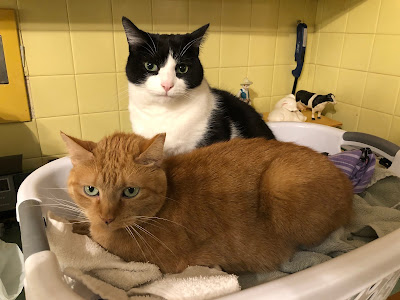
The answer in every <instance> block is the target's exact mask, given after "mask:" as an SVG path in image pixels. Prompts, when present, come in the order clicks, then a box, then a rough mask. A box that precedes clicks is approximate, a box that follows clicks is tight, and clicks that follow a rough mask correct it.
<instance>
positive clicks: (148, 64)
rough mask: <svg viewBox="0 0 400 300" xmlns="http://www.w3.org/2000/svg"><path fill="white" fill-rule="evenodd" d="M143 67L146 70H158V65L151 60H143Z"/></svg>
mask: <svg viewBox="0 0 400 300" xmlns="http://www.w3.org/2000/svg"><path fill="white" fill-rule="evenodd" d="M144 67H145V68H146V70H147V71H150V72H156V71H158V67H157V65H156V64H153V63H151V62H147V61H146V62H145V63H144Z"/></svg>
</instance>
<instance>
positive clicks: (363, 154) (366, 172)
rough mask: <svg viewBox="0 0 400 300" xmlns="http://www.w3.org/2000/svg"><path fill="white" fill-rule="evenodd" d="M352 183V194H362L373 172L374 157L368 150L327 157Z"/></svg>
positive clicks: (363, 149) (345, 152)
mask: <svg viewBox="0 0 400 300" xmlns="http://www.w3.org/2000/svg"><path fill="white" fill-rule="evenodd" d="M328 158H329V159H330V160H331V161H332V162H333V163H334V164H335V165H336V167H338V168H339V169H340V170H342V171H343V172H344V173H345V174H346V175H347V176H348V177H349V179H350V180H351V182H352V183H353V188H354V194H359V193H361V192H363V191H364V190H365V189H366V188H367V186H368V184H369V183H370V182H371V178H372V175H373V174H374V170H375V161H376V159H375V155H374V154H373V153H372V151H371V149H369V148H362V149H359V150H358V149H357V150H350V151H344V152H341V153H338V154H335V155H331V156H329V157H328Z"/></svg>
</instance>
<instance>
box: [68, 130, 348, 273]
mask: <svg viewBox="0 0 400 300" xmlns="http://www.w3.org/2000/svg"><path fill="white" fill-rule="evenodd" d="M63 139H64V140H65V142H66V144H67V148H68V151H69V153H70V157H71V160H72V163H73V168H72V170H71V173H70V177H69V181H68V188H69V193H70V195H71V197H72V198H73V199H74V201H75V202H76V203H77V205H78V206H79V207H80V208H81V209H82V210H83V211H84V213H85V214H86V216H87V217H88V218H89V220H90V234H91V237H92V238H93V239H94V240H95V241H96V242H98V243H99V244H100V245H102V246H103V247H104V248H105V249H107V250H109V251H110V252H112V253H114V254H116V255H118V256H120V257H121V258H123V259H125V260H127V261H150V262H152V263H155V264H157V265H158V266H159V267H160V269H161V270H162V271H163V272H166V273H175V272H180V271H182V270H183V269H185V268H186V267H187V266H188V265H205V266H212V265H219V266H221V267H222V268H223V269H224V270H226V271H231V272H241V271H253V272H257V271H265V270H272V269H275V268H277V267H278V266H279V264H280V263H282V262H283V261H285V260H287V259H289V258H290V257H291V255H293V253H294V252H295V251H296V249H297V248H298V247H299V246H302V245H304V246H312V245H317V244H318V243H320V242H321V241H322V240H323V239H324V238H326V237H327V236H328V235H329V234H330V233H331V232H332V231H334V230H335V229H337V228H338V227H340V226H342V225H344V224H346V222H348V221H349V218H350V216H351V212H352V198H353V193H352V185H351V183H350V181H349V180H348V178H347V177H346V176H345V175H344V174H343V173H342V172H341V171H340V170H339V169H338V168H336V167H335V166H334V165H333V163H332V162H330V161H329V160H328V159H327V158H326V157H325V156H323V155H321V154H319V153H316V152H315V151H313V150H311V149H309V148H306V147H302V146H298V145H295V144H292V143H283V142H279V141H276V140H265V139H262V138H257V139H247V140H245V139H234V140H231V141H228V142H222V143H217V144H214V145H211V146H208V147H205V148H200V149H196V150H194V151H193V152H191V153H187V154H182V155H177V156H174V157H168V158H165V159H163V144H164V140H165V135H164V134H160V135H157V136H155V137H154V138H153V139H151V140H147V139H144V138H142V137H140V136H137V135H135V134H125V133H116V134H114V135H112V136H109V137H106V138H104V139H102V140H101V141H100V142H98V143H94V142H87V141H80V140H78V139H75V138H71V137H68V136H66V135H63ZM85 186H86V188H85ZM128 188H130V189H128ZM96 191H98V194H96V195H93V194H95V193H96ZM87 193H90V194H92V196H89V195H88V194H87ZM132 195H133V196H132ZM131 196H132V197H131ZM139 235H140V236H139Z"/></svg>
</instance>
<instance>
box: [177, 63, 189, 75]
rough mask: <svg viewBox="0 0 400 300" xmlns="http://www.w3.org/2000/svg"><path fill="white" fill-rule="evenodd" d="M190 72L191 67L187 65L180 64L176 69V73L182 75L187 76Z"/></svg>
mask: <svg viewBox="0 0 400 300" xmlns="http://www.w3.org/2000/svg"><path fill="white" fill-rule="evenodd" d="M188 70H189V66H188V65H185V64H179V65H177V67H176V71H177V72H178V73H180V74H185V73H186V72H187V71H188Z"/></svg>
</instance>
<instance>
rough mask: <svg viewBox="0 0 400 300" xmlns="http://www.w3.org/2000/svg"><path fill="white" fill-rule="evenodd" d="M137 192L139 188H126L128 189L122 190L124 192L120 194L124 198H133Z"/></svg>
mask: <svg viewBox="0 0 400 300" xmlns="http://www.w3.org/2000/svg"><path fill="white" fill-rule="evenodd" d="M139 191H140V188H138V187H128V188H126V189H124V191H123V192H122V196H124V197H126V198H133V197H135V196H136V195H137V194H139Z"/></svg>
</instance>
